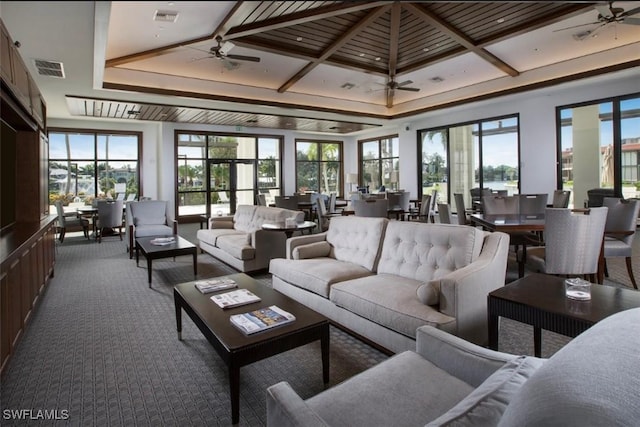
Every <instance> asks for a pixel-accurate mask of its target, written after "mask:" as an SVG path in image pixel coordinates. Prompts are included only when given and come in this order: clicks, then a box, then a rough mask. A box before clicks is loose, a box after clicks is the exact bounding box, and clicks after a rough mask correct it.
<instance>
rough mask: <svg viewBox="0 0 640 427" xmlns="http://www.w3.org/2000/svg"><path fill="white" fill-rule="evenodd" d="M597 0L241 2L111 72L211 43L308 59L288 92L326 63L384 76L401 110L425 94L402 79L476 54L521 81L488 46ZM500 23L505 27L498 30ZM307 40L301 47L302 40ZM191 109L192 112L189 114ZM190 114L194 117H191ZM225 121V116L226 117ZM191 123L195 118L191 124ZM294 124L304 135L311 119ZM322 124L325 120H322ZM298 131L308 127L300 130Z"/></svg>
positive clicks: (110, 63) (229, 118)
mask: <svg viewBox="0 0 640 427" xmlns="http://www.w3.org/2000/svg"><path fill="white" fill-rule="evenodd" d="M594 3H595V2H579V3H576V2H554V1H538V2H535V1H531V2H529V1H526V2H525V1H522V2H512V1H509V2H501V1H494V2H485V1H478V2H472V1H464V2H462V1H457V2H455V1H454V2H439V1H438V2H398V1H395V2H392V1H373V2H358V1H353V2H342V1H295V2H287V1H250V2H237V4H236V6H235V7H234V9H233V10H232V11H231V12H230V13H229V14H228V15H227V16H226V17H225V19H223V20H222V24H220V25H219V26H218V28H215V30H214V31H213V32H212V33H211V34H210V35H208V36H206V37H200V38H198V39H193V40H188V41H185V42H180V43H175V44H171V45H167V46H163V47H161V48H157V49H153V50H149V51H145V52H139V53H136V54H132V55H127V56H123V57H120V58H112V59H110V60H107V62H106V66H107V67H115V66H118V65H122V64H126V63H128V62H131V61H136V60H140V59H143V58H149V57H153V56H155V55H162V54H164V53H165V52H167V51H168V50H171V49H175V48H176V47H182V46H188V45H190V44H194V43H198V42H202V41H203V40H211V39H212V38H215V37H216V36H220V37H221V38H222V40H223V41H231V42H232V43H233V44H235V45H238V46H242V47H247V48H251V49H256V50H260V51H265V52H272V53H276V54H279V55H285V56H288V57H293V58H298V59H303V60H305V61H306V64H305V65H304V66H302V67H301V68H300V69H299V70H298V71H297V72H296V73H295V74H294V75H293V76H292V77H290V78H289V79H288V80H287V81H285V82H283V83H282V85H281V86H280V87H279V88H278V92H286V91H287V90H289V89H290V88H292V87H293V86H295V84H296V83H297V82H298V81H300V80H301V79H302V78H303V77H304V76H305V75H307V74H308V73H309V72H311V71H312V70H313V69H314V68H315V67H317V66H318V65H320V64H323V63H327V64H331V65H334V66H338V67H344V68H347V69H352V70H359V71H362V72H365V73H369V74H373V75H378V76H384V77H385V79H386V81H387V86H386V91H387V94H386V95H387V96H386V97H387V106H388V107H389V108H390V107H392V106H393V98H394V93H395V91H397V90H417V89H413V88H411V87H410V83H411V82H410V81H404V82H403V81H402V79H401V76H402V75H403V74H406V73H408V72H413V71H416V70H419V69H423V68H427V67H429V66H430V65H433V64H436V63H439V62H441V61H445V60H447V59H451V58H454V57H456V56H459V55H462V54H465V53H468V52H473V53H474V54H476V55H478V56H479V57H480V58H482V59H483V60H485V61H487V62H488V63H490V64H492V65H493V66H495V67H497V68H498V69H499V70H501V71H502V72H504V73H505V74H506V75H509V76H512V77H515V76H518V75H519V71H518V70H517V69H516V68H514V67H513V66H512V65H510V64H508V63H507V62H506V61H504V60H503V59H501V58H499V57H497V56H496V55H494V54H492V53H490V52H489V51H488V50H487V49H486V48H485V47H486V46H487V45H489V44H492V43H496V42H499V41H503V40H506V39H508V38H512V37H515V36H518V35H522V34H524V33H526V32H528V31H532V30H534V29H537V28H541V27H543V26H546V25H549V24H552V23H555V22H558V21H560V20H564V19H567V18H568V17H571V16H574V15H576V14H579V13H581V12H584V11H585V10H587V9H589V8H592V7H593V4H594ZM496 22H498V23H500V24H501V25H496ZM301 40H302V41H304V43H301V42H300V41H301ZM185 110H186V109H185ZM228 113H230V114H227V115H226V116H224V115H222V114H213V113H211V112H202V113H200V116H201V117H200V118H201V119H202V120H205V122H207V123H212V124H226V123H227V122H233V121H234V120H236V119H237V120H240V121H245V122H246V121H247V120H256V121H257V122H258V123H261V122H263V123H268V126H271V125H274V126H275V125H279V124H280V123H282V122H283V121H284V119H282V118H280V119H278V118H276V117H268V116H264V115H259V114H258V115H255V117H248V116H247V117H244V116H243V117H240V118H238V117H234V116H236V115H237V114H239V113H231V112H228ZM183 115H185V117H186V116H189V114H187V113H186V112H184V111H183ZM223 116H224V117H223ZM189 120H194V119H193V118H190V119H189ZM299 120H300V121H299V123H298V122H296V123H294V124H293V126H295V128H296V129H299V130H304V127H305V126H308V124H307V123H305V120H304V119H299ZM318 122H319V123H320V122H321V121H318ZM357 125H359V126H361V128H364V127H366V126H367V125H366V124H364V123H360V124H356V123H326V124H322V123H320V124H319V125H318V126H316V127H317V128H318V129H327V128H328V129H332V130H331V132H335V129H338V128H341V129H347V128H351V129H354V130H355V128H354V126H357ZM297 126H301V128H298V127H297Z"/></svg>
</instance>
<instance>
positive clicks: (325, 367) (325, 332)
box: [320, 324, 329, 384]
mask: <svg viewBox="0 0 640 427" xmlns="http://www.w3.org/2000/svg"><path fill="white" fill-rule="evenodd" d="M320 349H321V352H322V380H323V381H324V383H325V384H329V324H326V325H324V326H323V327H322V337H321V338H320Z"/></svg>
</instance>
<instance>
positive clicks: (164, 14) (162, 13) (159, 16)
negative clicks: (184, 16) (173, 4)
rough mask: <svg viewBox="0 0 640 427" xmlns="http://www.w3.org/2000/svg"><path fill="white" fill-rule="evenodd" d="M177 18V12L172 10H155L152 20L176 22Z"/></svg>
mask: <svg viewBox="0 0 640 427" xmlns="http://www.w3.org/2000/svg"><path fill="white" fill-rule="evenodd" d="M177 19H178V12H175V11H173V10H156V13H154V14H153V20H154V21H158V22H176V20H177Z"/></svg>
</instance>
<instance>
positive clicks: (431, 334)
mask: <svg viewBox="0 0 640 427" xmlns="http://www.w3.org/2000/svg"><path fill="white" fill-rule="evenodd" d="M416 352H417V353H418V354H420V355H421V356H422V357H424V358H425V359H427V360H428V361H430V362H431V363H433V364H434V365H436V366H437V367H439V368H440V369H442V370H444V371H446V372H448V373H449V374H451V375H453V376H455V377H456V378H458V379H461V380H462V381H464V382H466V383H467V384H469V385H471V386H473V387H477V386H479V385H480V384H482V383H483V382H484V380H486V379H487V378H488V377H489V376H490V375H491V374H493V373H494V372H495V371H496V370H497V369H499V368H501V367H502V365H504V364H505V363H506V362H508V361H509V360H512V359H515V358H517V357H518V356H516V355H513V354H508V353H502V352H499V351H494V350H489V349H487V348H485V347H481V346H479V345H476V344H473V343H470V342H469V341H465V340H463V339H462V338H460V337H457V336H455V335H452V334H449V333H447V332H445V331H443V330H440V329H437V328H434V327H433V326H429V325H425V326H421V327H419V328H418V329H417V330H416Z"/></svg>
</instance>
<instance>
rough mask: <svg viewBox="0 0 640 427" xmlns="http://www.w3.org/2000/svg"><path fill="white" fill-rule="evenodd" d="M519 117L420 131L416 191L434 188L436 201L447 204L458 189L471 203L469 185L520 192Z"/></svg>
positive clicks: (465, 199) (424, 192)
mask: <svg viewBox="0 0 640 427" xmlns="http://www.w3.org/2000/svg"><path fill="white" fill-rule="evenodd" d="M518 120H519V119H518V116H517V115H515V116H506V117H499V118H494V119H487V120H482V121H477V122H471V123H464V124H459V125H452V126H446V127H442V128H435V129H427V130H422V131H420V134H419V135H420V137H419V138H420V144H419V146H418V150H419V151H418V153H419V158H421V159H422V164H421V167H420V169H419V170H420V172H419V173H420V177H419V185H418V188H419V191H420V192H421V193H420V196H422V194H431V192H432V191H433V190H437V191H438V201H439V202H440V203H450V200H452V199H453V194H455V193H460V194H462V195H463V196H464V201H465V206H471V203H472V198H471V190H472V189H473V188H477V189H480V188H486V189H492V190H501V191H506V192H507V194H509V195H513V194H517V193H519V188H520V182H519V179H520V178H519V166H518V165H519V163H520V162H519V147H520V138H519V133H520V132H519V127H518ZM454 209H455V208H454Z"/></svg>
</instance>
